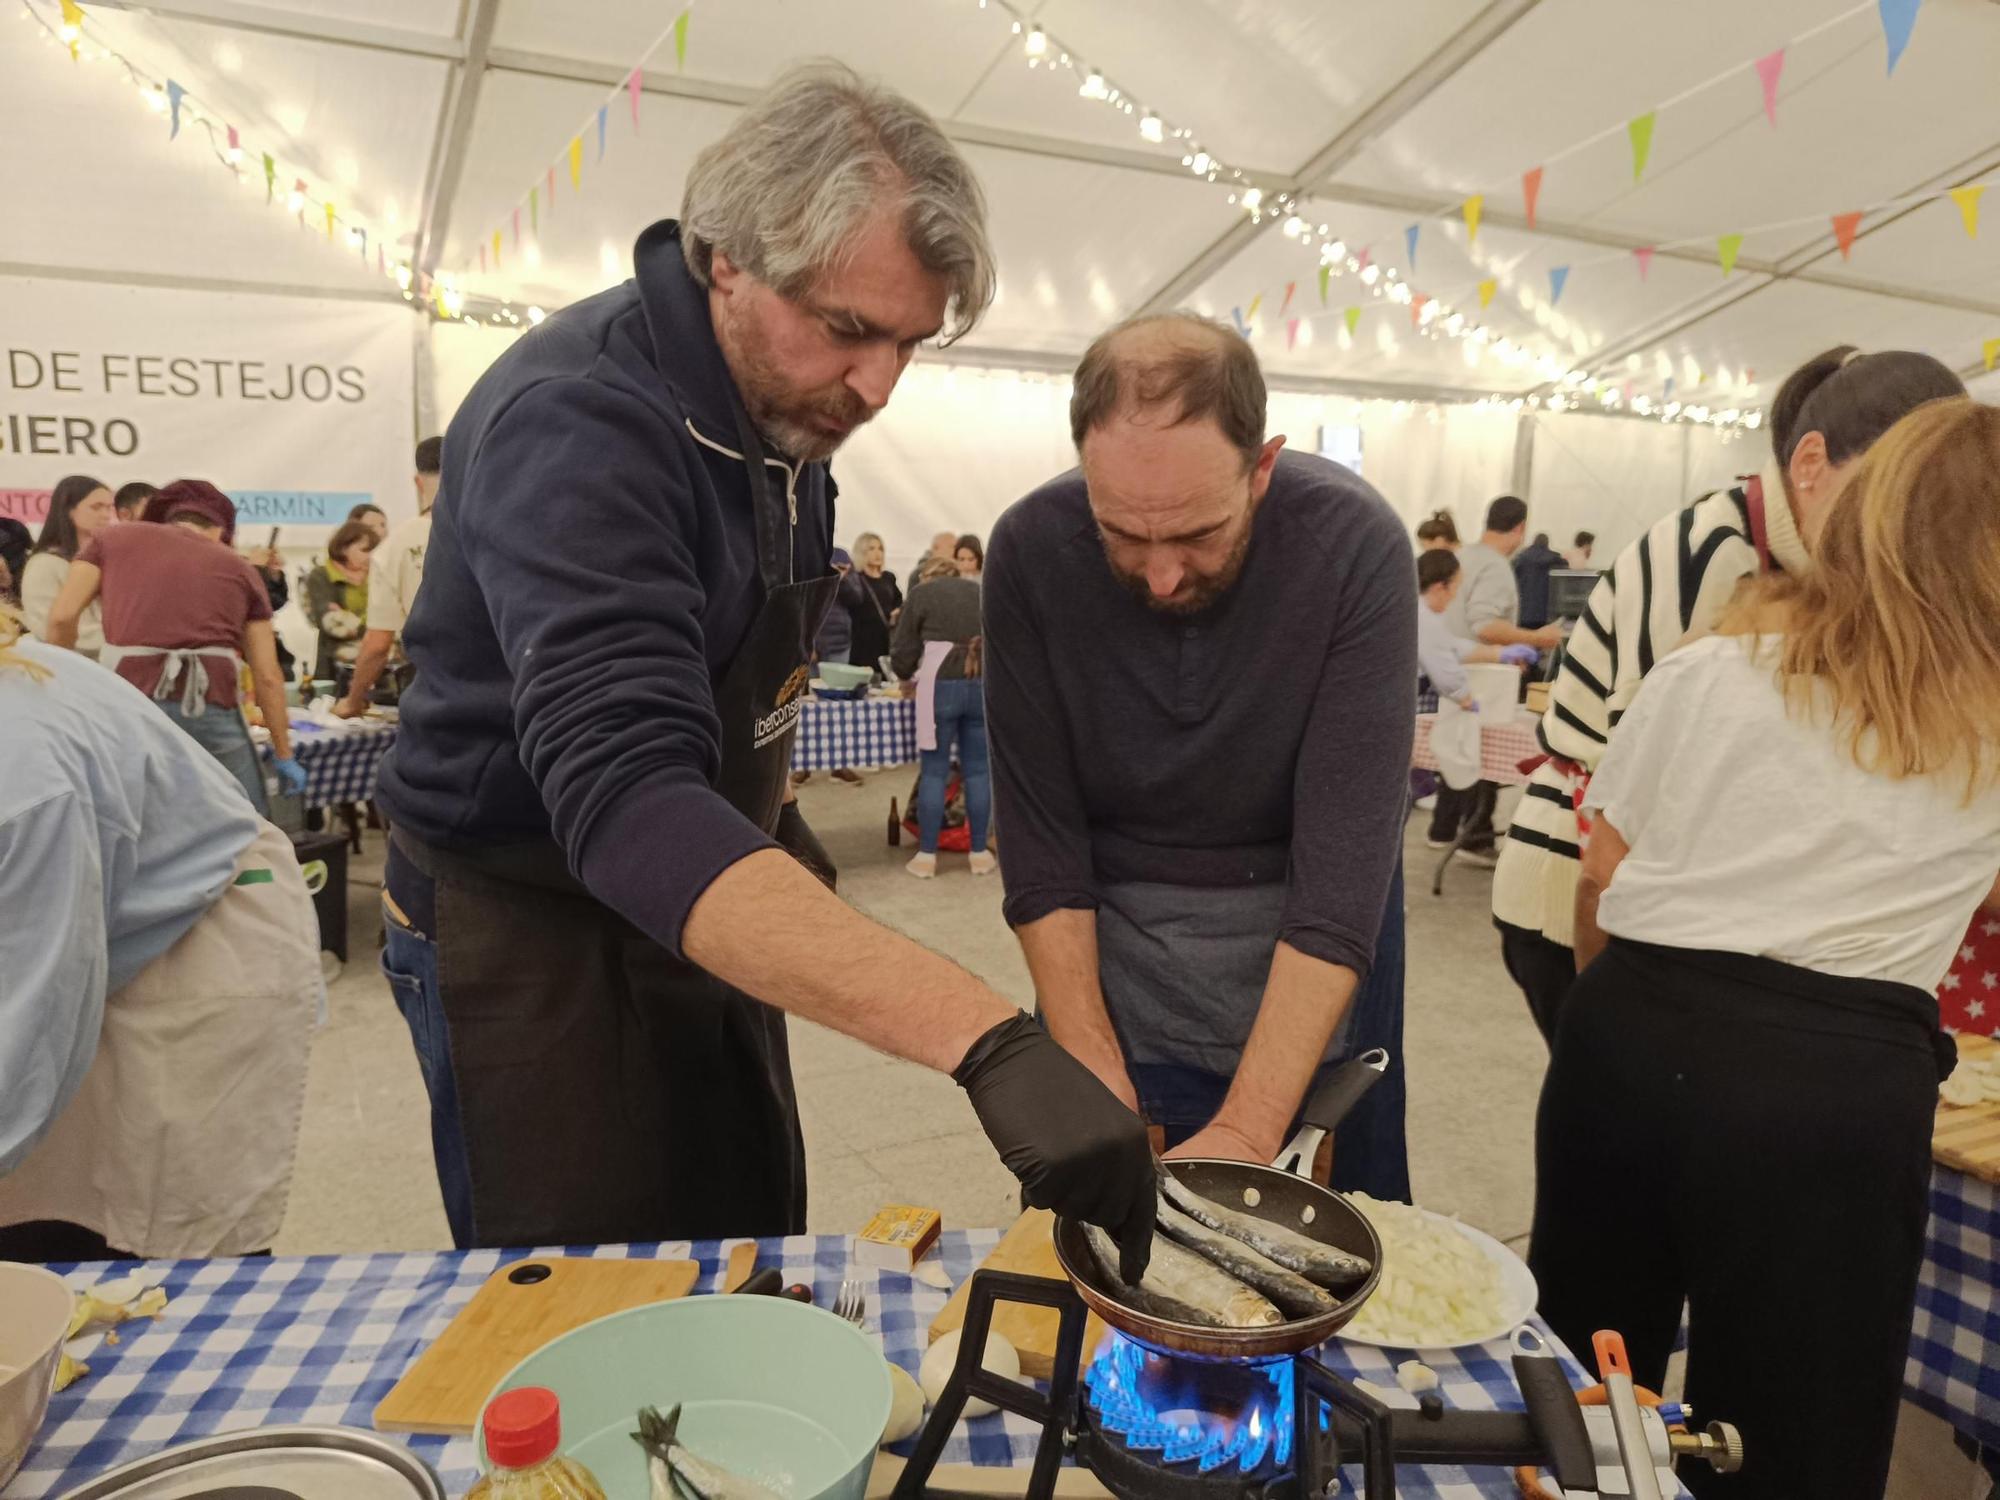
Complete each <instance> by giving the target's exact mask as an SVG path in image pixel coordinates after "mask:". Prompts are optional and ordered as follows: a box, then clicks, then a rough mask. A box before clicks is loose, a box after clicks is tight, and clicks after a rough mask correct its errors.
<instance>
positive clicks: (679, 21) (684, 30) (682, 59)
mask: <svg viewBox="0 0 2000 1500" xmlns="http://www.w3.org/2000/svg"><path fill="white" fill-rule="evenodd" d="M687 60H688V13H687V12H686V11H682V12H681V13H680V14H679V15H677V16H675V17H674V66H675V67H677V68H685V67H686V66H687Z"/></svg>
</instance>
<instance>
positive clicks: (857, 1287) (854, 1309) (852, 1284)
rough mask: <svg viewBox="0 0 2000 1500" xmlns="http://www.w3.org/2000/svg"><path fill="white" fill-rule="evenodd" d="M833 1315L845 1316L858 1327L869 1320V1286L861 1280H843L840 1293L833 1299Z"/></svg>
mask: <svg viewBox="0 0 2000 1500" xmlns="http://www.w3.org/2000/svg"><path fill="white" fill-rule="evenodd" d="M833 1315H834V1316H835V1317H836V1318H845V1319H846V1320H847V1321H848V1322H850V1323H852V1324H853V1325H854V1326H855V1327H856V1328H859V1327H861V1326H862V1325H863V1324H864V1323H866V1322H867V1321H868V1288H867V1285H866V1284H865V1283H863V1282H859V1281H843V1282H841V1284H840V1295H839V1296H838V1297H836V1298H834V1299H833Z"/></svg>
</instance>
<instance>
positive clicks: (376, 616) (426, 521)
mask: <svg viewBox="0 0 2000 1500" xmlns="http://www.w3.org/2000/svg"><path fill="white" fill-rule="evenodd" d="M430 543H431V517H430V512H429V511H426V512H424V514H422V515H420V516H412V517H411V518H410V519H409V520H407V521H404V522H402V523H401V524H400V525H398V526H397V527H396V529H395V530H393V531H391V532H390V533H389V534H388V535H387V536H386V537H384V538H383V539H382V545H381V546H379V547H377V548H376V549H375V551H374V554H373V555H372V556H371V557H370V558H369V559H368V619H367V621H366V624H367V626H368V628H369V629H370V630H393V631H394V632H395V633H396V634H397V635H399V636H400V635H401V634H402V633H403V626H404V625H406V624H408V623H409V619H410V608H411V606H413V605H414V604H415V603H416V602H417V585H418V584H420V583H422V582H423V581H424V549H425V548H427V547H428V546H430Z"/></svg>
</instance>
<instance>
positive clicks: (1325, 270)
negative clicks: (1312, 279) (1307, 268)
mask: <svg viewBox="0 0 2000 1500" xmlns="http://www.w3.org/2000/svg"><path fill="white" fill-rule="evenodd" d="M1332 279H1333V267H1332V266H1321V267H1320V268H1319V305H1320V306H1321V307H1325V306H1326V284H1327V282H1329V281H1331V280H1332Z"/></svg>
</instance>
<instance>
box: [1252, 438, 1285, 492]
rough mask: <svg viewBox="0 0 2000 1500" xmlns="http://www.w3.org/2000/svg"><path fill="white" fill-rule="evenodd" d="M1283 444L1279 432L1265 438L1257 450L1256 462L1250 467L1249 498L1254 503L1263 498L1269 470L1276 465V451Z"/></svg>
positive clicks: (1269, 479)
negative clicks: (1269, 437) (1262, 444)
mask: <svg viewBox="0 0 2000 1500" xmlns="http://www.w3.org/2000/svg"><path fill="white" fill-rule="evenodd" d="M1284 446H1285V435H1284V434H1283V433H1282V432H1281V433H1279V434H1278V435H1277V436H1276V437H1274V438H1271V439H1269V440H1267V441H1266V442H1265V444H1264V446H1263V447H1262V448H1261V449H1259V450H1258V452H1257V462H1256V463H1255V464H1254V465H1252V466H1251V469H1250V499H1251V501H1252V502H1253V503H1254V502H1256V501H1259V500H1262V499H1263V498H1264V491H1266V490H1268V489H1269V488H1270V487H1271V471H1272V469H1274V468H1276V467H1277V463H1278V451H1279V450H1280V449H1281V448H1283V447H1284Z"/></svg>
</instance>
